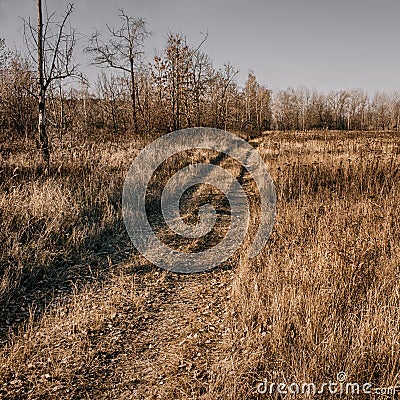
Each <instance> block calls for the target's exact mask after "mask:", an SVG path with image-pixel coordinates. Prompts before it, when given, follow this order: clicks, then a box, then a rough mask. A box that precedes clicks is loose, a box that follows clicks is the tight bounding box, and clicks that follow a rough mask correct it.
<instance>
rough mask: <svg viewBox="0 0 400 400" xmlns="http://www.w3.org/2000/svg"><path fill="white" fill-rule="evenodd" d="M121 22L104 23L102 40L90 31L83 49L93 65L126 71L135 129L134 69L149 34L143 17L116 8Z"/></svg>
mask: <svg viewBox="0 0 400 400" xmlns="http://www.w3.org/2000/svg"><path fill="white" fill-rule="evenodd" d="M119 17H120V20H121V25H120V27H119V28H111V27H110V26H108V25H107V30H108V34H109V36H110V38H109V39H108V40H107V41H103V40H102V38H101V34H100V32H97V31H96V32H94V33H93V34H92V36H91V37H90V39H89V46H87V47H86V49H85V51H86V52H87V53H89V54H91V55H92V56H93V64H95V65H98V66H100V67H111V68H114V69H116V70H120V71H122V72H123V73H125V74H128V76H129V78H130V97H131V101H132V119H133V128H134V130H135V132H138V129H139V125H138V110H139V111H140V110H141V105H140V99H139V96H138V85H137V82H136V74H137V72H136V70H137V69H138V67H139V65H140V62H141V60H140V59H141V55H142V54H143V45H144V41H145V39H146V38H147V37H148V36H149V35H150V32H149V31H148V30H147V28H146V21H145V20H144V19H143V18H134V17H130V16H128V15H127V14H125V12H124V10H120V12H119Z"/></svg>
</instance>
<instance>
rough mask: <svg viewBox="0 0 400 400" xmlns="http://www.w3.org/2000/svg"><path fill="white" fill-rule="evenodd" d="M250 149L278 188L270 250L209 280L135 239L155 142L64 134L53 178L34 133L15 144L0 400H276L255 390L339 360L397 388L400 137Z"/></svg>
mask: <svg viewBox="0 0 400 400" xmlns="http://www.w3.org/2000/svg"><path fill="white" fill-rule="evenodd" d="M251 143H252V144H253V145H254V146H255V147H256V148H257V149H258V151H259V152H260V154H261V155H262V157H263V159H264V160H265V162H266V165H267V167H268V169H269V171H270V173H271V176H272V178H273V180H274V182H275V186H276V192H277V217H276V223H275V226H274V229H273V232H272V234H271V236H270V239H269V241H268V243H267V246H266V247H265V248H264V250H263V252H262V253H261V254H260V255H259V256H257V257H256V258H255V259H253V260H251V261H249V260H247V259H246V256H245V254H246V251H245V250H246V247H247V245H248V243H249V241H250V240H251V234H252V231H250V232H249V237H248V240H247V242H246V243H247V244H246V243H245V244H244V245H243V246H242V248H241V249H240V250H239V251H238V252H237V253H236V254H235V255H234V256H232V257H231V258H230V259H229V260H228V261H227V262H225V263H224V264H223V265H221V266H220V267H217V268H216V269H214V270H213V271H211V272H208V273H202V274H197V275H176V274H173V273H171V272H167V271H164V270H161V269H159V268H157V267H154V266H152V265H150V264H149V263H148V262H147V261H146V260H145V259H144V258H143V257H142V256H140V255H139V254H138V253H137V252H136V251H135V249H133V248H132V245H131V244H130V241H129V238H128V235H127V233H126V231H125V228H124V224H123V220H122V213H121V194H122V186H123V182H124V177H125V174H126V172H127V170H128V168H129V166H130V164H131V162H132V160H133V159H134V157H135V155H136V154H137V152H138V151H139V150H140V149H141V148H142V147H143V146H144V145H145V141H144V140H128V139H127V138H126V139H124V140H122V139H119V140H115V141H106V140H104V141H103V142H98V143H90V144H89V143H86V144H81V145H79V146H78V145H76V146H73V147H70V148H62V147H57V146H56V147H55V150H54V154H53V162H52V169H51V172H50V175H49V176H47V177H44V176H42V175H41V174H40V170H39V167H37V165H38V158H37V157H38V156H37V155H36V149H35V148H34V147H33V146H32V143H22V142H21V143H8V144H3V150H4V151H3V153H2V154H3V156H2V162H1V168H0V173H1V184H0V221H1V230H0V242H1V253H0V274H1V275H0V279H1V281H0V301H1V303H0V313H1V318H0V343H1V350H0V351H1V354H0V398H2V399H210V400H214V399H232V400H233V399H256V398H274V399H278V398H280V397H279V396H278V395H277V394H274V395H271V396H270V395H268V394H267V395H260V394H257V390H256V388H257V384H258V383H259V382H262V381H263V380H264V379H265V380H266V381H268V382H277V383H279V382H287V383H290V382H299V383H300V382H314V383H316V384H321V383H323V382H329V381H331V380H335V379H336V375H337V373H338V372H340V371H343V372H345V373H346V375H347V380H348V381H351V382H360V383H364V382H371V383H372V385H373V386H374V387H377V388H378V387H392V386H397V387H398V386H400V202H399V198H400V171H399V167H400V137H399V135H398V133H390V132H325V131H324V132H309V133H300V132H293V133H274V132H270V133H266V134H265V135H263V136H262V137H261V138H259V139H257V140H253V141H252V142H251ZM7 149H8V151H5V150H7ZM203 156H204V155H203ZM178 164H179V162H178ZM172 167H173V166H172ZM160 179H161V178H160ZM244 185H246V181H245V182H244ZM247 187H248V189H247V191H248V192H249V194H250V196H251V195H252V192H251V183H248V185H247ZM206 195H207V194H204V193H203V194H201V195H199V196H206ZM253 195H254V196H256V194H254V193H253ZM253 203H254V204H256V203H257V201H256V200H255V201H254V202H253ZM254 210H256V207H253V211H254ZM254 212H255V211H254ZM292 397H293V398H294V396H292ZM292 397H291V396H290V395H287V396H285V397H284V398H286V399H289V398H292ZM299 397H301V396H296V398H299ZM312 397H315V398H325V397H326V396H325V397H324V396H319V397H318V395H315V396H310V398H312ZM282 398H283V397H282ZM356 398H362V396H361V395H360V396H356ZM368 398H371V397H368ZM379 398H396V397H395V395H393V396H389V397H385V396H380V397H379Z"/></svg>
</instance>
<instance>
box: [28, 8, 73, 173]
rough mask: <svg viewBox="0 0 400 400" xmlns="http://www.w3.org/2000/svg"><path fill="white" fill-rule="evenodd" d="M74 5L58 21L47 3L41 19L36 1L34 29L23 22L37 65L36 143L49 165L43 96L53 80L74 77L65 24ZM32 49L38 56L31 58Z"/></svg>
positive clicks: (70, 34) (71, 53)
mask: <svg viewBox="0 0 400 400" xmlns="http://www.w3.org/2000/svg"><path fill="white" fill-rule="evenodd" d="M73 8H74V6H73V4H72V3H70V4H68V6H67V10H66V12H65V13H64V15H63V17H62V20H61V22H56V21H54V16H55V13H54V12H53V13H52V14H49V13H48V11H47V4H46V2H44V14H45V15H44V17H45V18H43V4H42V0H37V26H36V27H35V26H34V25H33V24H32V23H31V21H30V19H28V20H24V36H25V42H26V46H27V49H28V52H29V55H30V57H31V58H32V60H33V62H34V63H35V64H36V65H37V80H38V89H37V92H36V93H35V92H31V94H32V95H33V96H35V97H36V99H37V100H38V103H39V104H38V106H39V122H38V144H39V147H40V149H41V152H42V156H43V160H44V161H45V163H46V164H47V170H48V168H49V162H50V145H49V138H48V134H47V131H46V95H47V91H48V89H49V87H50V85H51V83H52V82H53V81H55V80H59V81H60V80H63V79H66V78H68V77H72V76H77V69H78V66H77V64H74V62H73V57H72V55H73V50H74V47H75V43H76V39H75V31H74V30H73V29H72V28H71V27H69V30H68V31H67V22H68V19H69V17H70V15H71V14H72V12H73ZM35 49H36V51H37V56H36V57H35V56H34V53H35Z"/></svg>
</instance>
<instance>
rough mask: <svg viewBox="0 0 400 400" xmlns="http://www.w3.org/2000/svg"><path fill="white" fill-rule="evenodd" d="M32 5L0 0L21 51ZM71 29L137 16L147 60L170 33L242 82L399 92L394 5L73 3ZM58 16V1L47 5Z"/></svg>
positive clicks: (11, 43) (369, 1)
mask: <svg viewBox="0 0 400 400" xmlns="http://www.w3.org/2000/svg"><path fill="white" fill-rule="evenodd" d="M35 3H36V1H35V0H0V38H4V39H5V40H6V44H7V45H8V47H10V48H12V49H14V48H23V46H24V42H23V31H22V29H21V27H22V19H21V17H24V18H28V17H31V18H32V19H33V21H35V19H36V9H35ZM74 5H75V10H74V13H73V15H72V16H71V25H72V26H73V27H74V28H76V29H77V30H78V31H79V32H80V33H81V34H82V35H90V33H91V32H93V31H94V30H95V29H99V30H104V29H105V25H106V24H108V25H110V26H115V27H117V26H118V15H117V14H118V9H124V11H125V12H126V14H128V15H131V16H133V17H143V18H145V20H146V21H147V26H148V29H149V30H151V31H152V32H153V35H152V36H151V37H150V38H149V39H148V40H147V42H146V51H147V54H148V57H150V58H151V57H152V56H153V55H154V53H155V52H156V51H157V50H160V49H162V47H163V46H164V45H165V41H166V36H167V34H168V32H174V33H175V32H177V33H181V34H183V35H186V37H187V40H188V42H189V43H190V44H192V45H193V46H197V45H198V44H199V43H200V42H201V40H202V38H203V34H202V33H205V32H208V33H209V35H208V39H207V41H206V42H205V43H204V45H203V51H204V52H206V53H207V54H208V55H209V56H210V58H211V59H212V60H213V62H214V65H215V66H216V67H221V66H222V65H223V64H224V63H227V62H230V63H231V64H233V65H234V66H235V67H236V68H238V69H239V71H240V73H239V75H238V82H239V83H240V84H243V83H244V81H245V79H246V76H247V74H248V72H249V71H250V70H252V71H254V73H255V75H256V76H257V79H258V81H259V82H260V83H262V84H264V85H266V86H268V87H269V88H271V89H272V90H273V91H277V90H279V89H285V88H287V87H289V86H291V87H299V86H306V87H308V88H310V89H317V90H320V91H323V92H328V91H330V90H341V89H351V88H360V89H364V90H366V91H368V92H369V93H374V92H375V91H386V92H392V91H400V73H399V72H400V49H399V42H400V22H399V16H400V1H399V0H264V1H262V0H246V1H238V0H197V1H194V0H112V1H110V0H76V1H75V2H74ZM47 6H48V10H49V11H50V12H51V11H56V12H57V15H58V16H60V15H61V14H62V12H63V11H65V9H66V2H65V1H63V0H47ZM86 44H87V42H86V41H85V39H81V40H80V41H79V43H78V47H77V52H76V59H77V61H78V62H79V64H80V65H81V70H82V71H83V72H85V73H86V74H87V75H88V77H89V79H90V80H93V79H95V77H96V75H97V73H98V69H96V68H95V67H94V66H91V65H90V63H89V59H88V57H87V55H84V54H83V52H82V51H81V50H82V48H83V47H84V46H85V45H86Z"/></svg>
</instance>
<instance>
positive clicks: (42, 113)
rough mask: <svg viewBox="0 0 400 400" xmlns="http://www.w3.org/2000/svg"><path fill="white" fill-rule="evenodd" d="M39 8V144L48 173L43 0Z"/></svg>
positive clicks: (39, 0)
mask: <svg viewBox="0 0 400 400" xmlns="http://www.w3.org/2000/svg"><path fill="white" fill-rule="evenodd" d="M37 8H38V39H37V44H38V46H37V48H38V74H39V86H40V92H39V123H38V144H39V146H40V150H41V152H42V157H43V161H44V162H45V163H46V168H47V171H48V169H49V163H50V149H49V138H48V136H47V132H46V83H45V78H44V70H43V68H44V59H43V16H42V0H38V1H37Z"/></svg>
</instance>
